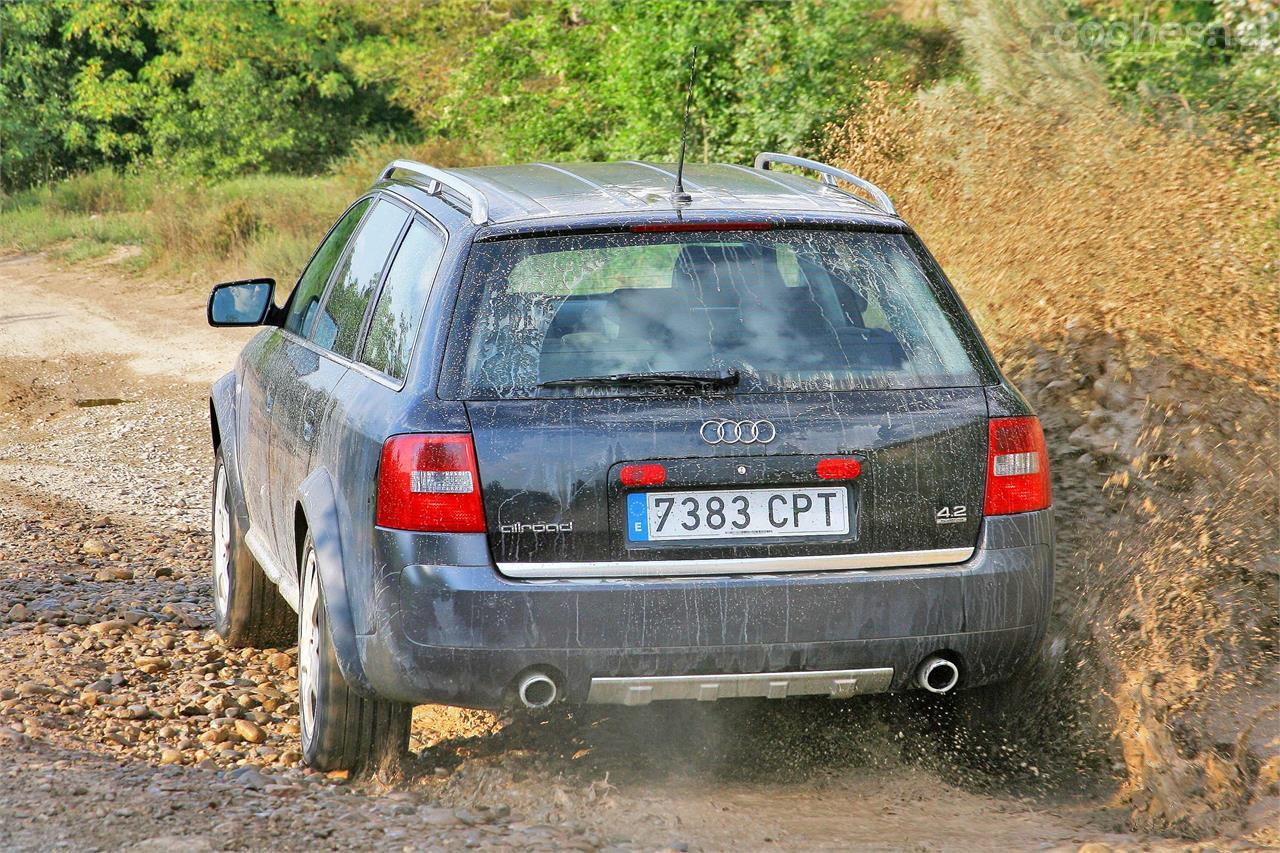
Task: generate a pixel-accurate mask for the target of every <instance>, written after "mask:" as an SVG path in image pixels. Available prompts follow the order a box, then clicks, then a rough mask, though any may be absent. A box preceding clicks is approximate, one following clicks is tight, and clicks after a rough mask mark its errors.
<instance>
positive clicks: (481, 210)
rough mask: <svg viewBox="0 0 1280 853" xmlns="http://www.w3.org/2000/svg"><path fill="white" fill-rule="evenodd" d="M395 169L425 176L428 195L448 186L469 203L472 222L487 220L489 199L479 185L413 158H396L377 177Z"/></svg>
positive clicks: (389, 175) (380, 177)
mask: <svg viewBox="0 0 1280 853" xmlns="http://www.w3.org/2000/svg"><path fill="white" fill-rule="evenodd" d="M397 169H399V170H401V171H403V172H412V173H413V174H415V175H421V176H422V177H424V178H426V179H427V180H428V182H429V183H428V184H427V193H428V194H429V195H435V194H436V193H438V192H440V187H441V186H446V187H448V188H449V189H451V190H453V191H454V192H456V193H458V194H459V195H461V196H462V197H463V198H465V199H466V200H467V201H469V202H470V203H471V221H472V222H474V223H475V224H476V225H485V224H487V223H488V222H489V199H487V198H485V194H484V192H483V191H481V190H480V188H479V187H477V186H475V185H474V184H470V183H468V182H467V181H466V180H465V179H463V178H462V177H461V176H460V175H455V174H453V173H452V172H446V171H444V170H443V169H437V168H435V167H434V166H428V165H427V164H426V163H418V162H416V161H414V160H396V161H394V162H391V163H388V164H387V166H386V168H385V169H383V170H382V173H381V174H380V175H379V176H378V179H379V180H382V181H385V180H386V179H387V178H389V177H391V173H392V172H394V171H396V170H397Z"/></svg>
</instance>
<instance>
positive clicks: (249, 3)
mask: <svg viewBox="0 0 1280 853" xmlns="http://www.w3.org/2000/svg"><path fill="white" fill-rule="evenodd" d="M362 34H363V32H362V30H361V29H360V27H359V25H358V22H357V21H356V20H355V19H354V18H353V17H352V16H351V15H349V14H347V12H346V7H345V5H344V4H341V3H338V2H335V1H334V0H325V2H309V1H308V0H273V2H262V1H261V0H233V2H224V3H204V2H200V0H153V2H147V3H141V2H123V3H116V2H109V0H38V2H37V0H20V1H19V2H10V3H3V4H0V133H3V139H4V145H3V146H2V147H0V178H3V180H4V182H5V184H6V185H7V186H9V187H15V186H16V187H22V186H28V185H30V184H33V183H35V182H37V181H40V180H47V179H49V178H50V177H54V176H57V175H58V174H59V173H60V172H63V171H71V170H79V169H85V168H88V167H91V166H94V165H96V164H102V163H106V164H113V165H124V164H129V163H138V162H141V161H144V160H145V161H147V162H148V163H149V164H152V165H158V166H161V167H176V168H177V169H179V170H181V171H184V172H188V173H193V174H201V175H207V176H215V177H220V176H227V175H232V174H239V173H244V172H249V171H298V170H315V169H317V168H320V167H321V166H322V165H323V164H324V163H325V162H326V161H327V160H328V159H329V158H330V157H332V156H333V155H335V154H338V153H341V152H343V151H345V150H346V149H348V148H349V147H350V145H351V143H352V142H353V141H354V140H355V139H356V138H358V137H359V136H360V135H361V134H364V133H369V132H375V131H378V130H379V129H382V130H384V131H385V129H387V128H389V127H392V126H394V125H397V124H400V123H402V122H403V121H404V120H405V119H406V117H407V116H406V114H405V113H403V112H402V111H400V110H399V109H397V108H394V107H392V106H391V105H390V104H389V103H388V101H387V100H386V99H385V98H384V97H383V96H382V95H381V94H380V92H379V91H378V90H377V89H376V88H375V87H373V86H370V85H366V84H365V83H362V82H361V81H359V80H358V79H357V78H356V76H355V74H354V72H353V71H352V70H351V69H350V68H348V67H347V66H346V65H344V64H343V63H342V62H341V60H340V59H339V52H340V50H341V49H342V47H343V46H344V45H346V44H349V43H351V42H352V41H354V40H357V39H358V38H359V37H361V35H362Z"/></svg>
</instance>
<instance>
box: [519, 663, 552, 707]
mask: <svg viewBox="0 0 1280 853" xmlns="http://www.w3.org/2000/svg"><path fill="white" fill-rule="evenodd" d="M557 693H558V690H557V689H556V683H555V681H553V680H552V679H551V676H549V675H547V674H545V673H542V672H531V673H529V674H528V675H526V676H524V677H523V678H521V679H520V683H519V684H518V685H517V686H516V694H517V695H518V696H519V697H520V704H522V705H524V706H525V707H526V708H532V709H535V710H536V709H540V708H548V707H550V706H551V704H552V703H553V702H555V701H556V695H557Z"/></svg>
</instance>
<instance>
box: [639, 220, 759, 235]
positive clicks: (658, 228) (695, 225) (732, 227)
mask: <svg viewBox="0 0 1280 853" xmlns="http://www.w3.org/2000/svg"><path fill="white" fill-rule="evenodd" d="M772 228H773V223H772V222H651V223H648V224H645V225H632V226H631V232H632V233H633V234H655V233H663V232H672V231H769V230H771V229H772Z"/></svg>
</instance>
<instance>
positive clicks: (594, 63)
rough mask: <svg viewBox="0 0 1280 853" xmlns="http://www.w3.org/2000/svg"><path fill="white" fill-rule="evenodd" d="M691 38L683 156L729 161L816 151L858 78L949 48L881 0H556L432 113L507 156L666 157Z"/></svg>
mask: <svg viewBox="0 0 1280 853" xmlns="http://www.w3.org/2000/svg"><path fill="white" fill-rule="evenodd" d="M694 46H697V47H698V48H699V56H698V60H697V82H696V85H695V88H694V115H693V119H692V130H691V134H690V135H691V138H692V156H694V157H695V158H697V157H709V158H716V159H728V160H738V161H742V160H744V159H747V158H749V157H751V156H752V155H754V154H755V153H756V152H757V151H759V150H761V149H762V148H776V149H781V150H786V151H806V150H813V149H814V148H815V144H816V141H817V136H818V134H819V131H820V130H821V128H822V127H823V126H824V125H825V124H826V123H828V122H829V121H831V120H833V119H835V118H836V117H838V116H839V115H841V114H842V113H843V112H845V111H847V110H849V109H851V108H853V107H855V106H856V105H857V103H858V101H859V99H860V98H861V95H862V92H863V85H864V81H865V80H866V79H867V78H868V77H876V78H879V79H885V80H890V81H892V82H894V83H898V84H902V85H903V86H905V87H909V86H911V85H914V84H919V83H921V82H927V81H929V80H933V79H936V78H937V77H938V76H940V75H941V74H943V73H945V72H946V71H947V70H950V68H951V65H950V63H951V61H952V59H953V58H954V57H953V55H952V53H951V52H950V51H949V46H950V41H949V39H948V38H947V37H946V36H944V35H941V33H940V31H939V30H925V29H921V28H919V27H916V26H912V25H908V24H905V23H903V22H902V21H901V20H899V19H898V18H896V17H893V16H892V15H889V14H888V13H887V12H886V10H885V8H884V4H883V2H881V0H843V2H838V3H836V2H821V1H820V0H790V1H789V2H781V3H780V2H754V1H753V0H739V2H724V3H687V2H683V0H607V2H596V3H586V4H579V3H573V2H570V0H557V2H552V3H545V4H541V5H539V6H538V7H537V9H536V11H532V12H530V13H528V14H525V15H523V16H520V15H514V14H513V15H512V16H510V17H509V19H508V20H506V21H505V22H503V23H502V25H501V26H498V27H497V28H495V29H494V30H493V31H492V32H491V33H490V34H488V35H487V36H484V37H483V38H480V39H479V40H478V41H477V42H476V43H475V45H474V48H473V49H472V50H471V52H470V53H469V55H468V56H467V57H466V58H465V61H464V62H463V63H462V64H461V65H460V66H459V67H458V69H457V70H456V72H455V74H454V77H453V79H452V80H451V83H450V88H449V90H448V91H447V92H446V93H445V94H444V96H443V97H442V98H441V100H440V101H439V102H438V104H437V105H436V107H435V110H434V114H433V116H432V117H434V118H435V121H436V123H437V127H438V128H439V130H440V132H442V133H444V134H447V135H450V136H459V137H466V138H469V139H473V140H478V141H480V143H481V145H482V146H484V147H486V148H488V149H490V150H492V151H494V152H495V153H496V154H498V155H499V156H500V157H502V158H503V159H508V160H527V159H532V158H539V157H560V158H577V159H599V158H632V157H637V158H652V157H670V158H674V156H675V153H676V149H677V147H678V145H679V138H680V123H681V118H682V107H683V101H684V97H683V96H684V89H685V86H686V82H687V80H688V75H689V62H688V58H689V56H690V53H691V50H692V48H693V47H694ZM495 69H501V73H495Z"/></svg>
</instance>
